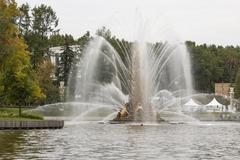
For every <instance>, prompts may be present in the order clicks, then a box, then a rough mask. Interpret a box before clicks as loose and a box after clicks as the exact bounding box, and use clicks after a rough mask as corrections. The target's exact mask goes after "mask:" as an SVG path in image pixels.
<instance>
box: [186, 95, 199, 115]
mask: <svg viewBox="0 0 240 160" xmlns="http://www.w3.org/2000/svg"><path fill="white" fill-rule="evenodd" d="M184 106H185V107H184V109H183V111H188V112H189V111H190V112H194V111H197V110H198V109H199V107H200V106H201V105H199V104H197V103H196V102H195V101H194V100H193V99H192V98H191V99H189V101H187V103H185V104H184Z"/></svg>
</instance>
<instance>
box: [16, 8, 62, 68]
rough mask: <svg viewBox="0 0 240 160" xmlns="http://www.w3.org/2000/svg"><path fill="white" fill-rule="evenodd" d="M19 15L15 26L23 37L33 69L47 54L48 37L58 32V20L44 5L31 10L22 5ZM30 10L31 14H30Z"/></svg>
mask: <svg viewBox="0 0 240 160" xmlns="http://www.w3.org/2000/svg"><path fill="white" fill-rule="evenodd" d="M19 10H20V15H19V16H18V21H17V24H18V26H19V29H20V31H21V32H20V33H21V35H22V36H23V37H24V39H25V41H26V42H27V45H28V50H29V51H30V52H31V53H32V54H31V62H32V64H33V67H34V68H36V66H37V65H38V64H39V63H41V61H42V60H43V58H44V56H45V54H46V53H47V52H48V49H49V46H50V43H49V42H48V41H49V35H52V34H56V33H57V32H58V31H59V30H58V29H56V27H57V26H58V18H57V16H56V13H55V11H54V10H53V9H52V8H51V7H50V6H46V5H44V4H41V5H40V6H35V7H34V8H33V9H32V10H31V9H30V7H29V5H28V4H27V3H26V4H22V5H21V6H20V7H19ZM30 10H31V13H30Z"/></svg>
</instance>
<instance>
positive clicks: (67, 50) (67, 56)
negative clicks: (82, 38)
mask: <svg viewBox="0 0 240 160" xmlns="http://www.w3.org/2000/svg"><path fill="white" fill-rule="evenodd" d="M70 41H71V40H70ZM69 43H70V42H69V39H68V37H66V39H65V45H64V47H63V52H62V53H61V55H60V65H59V80H60V81H64V84H65V85H67V82H68V78H69V74H70V70H71V68H72V66H73V64H74V58H75V53H74V51H73V50H72V49H71V47H70V45H69Z"/></svg>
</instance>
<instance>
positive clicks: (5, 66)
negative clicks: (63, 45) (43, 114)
mask: <svg viewBox="0 0 240 160" xmlns="http://www.w3.org/2000/svg"><path fill="white" fill-rule="evenodd" d="M18 15H19V12H18V9H17V5H16V3H15V1H14V0H11V1H9V0H0V26H1V27H0V35H1V36H0V55H3V57H1V61H0V101H1V102H2V103H4V104H14V105H18V106H19V113H20V114H21V107H20V106H21V105H26V104H34V103H39V102H41V101H42V100H43V99H44V97H45V96H44V94H43V93H42V92H41V89H40V88H39V86H38V82H37V80H36V78H35V74H34V71H33V70H32V66H31V63H30V57H29V55H30V53H29V52H28V51H26V49H27V45H26V44H25V43H24V40H23V38H22V37H21V36H20V35H19V30H18V27H17V25H16V23H15V20H16V18H17V16H18Z"/></svg>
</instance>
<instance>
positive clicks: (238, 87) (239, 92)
mask: <svg viewBox="0 0 240 160" xmlns="http://www.w3.org/2000/svg"><path fill="white" fill-rule="evenodd" d="M234 92H235V95H234V96H235V98H237V99H238V98H239V97H240V70H239V71H238V72H237V76H236V80H235V88H234Z"/></svg>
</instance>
